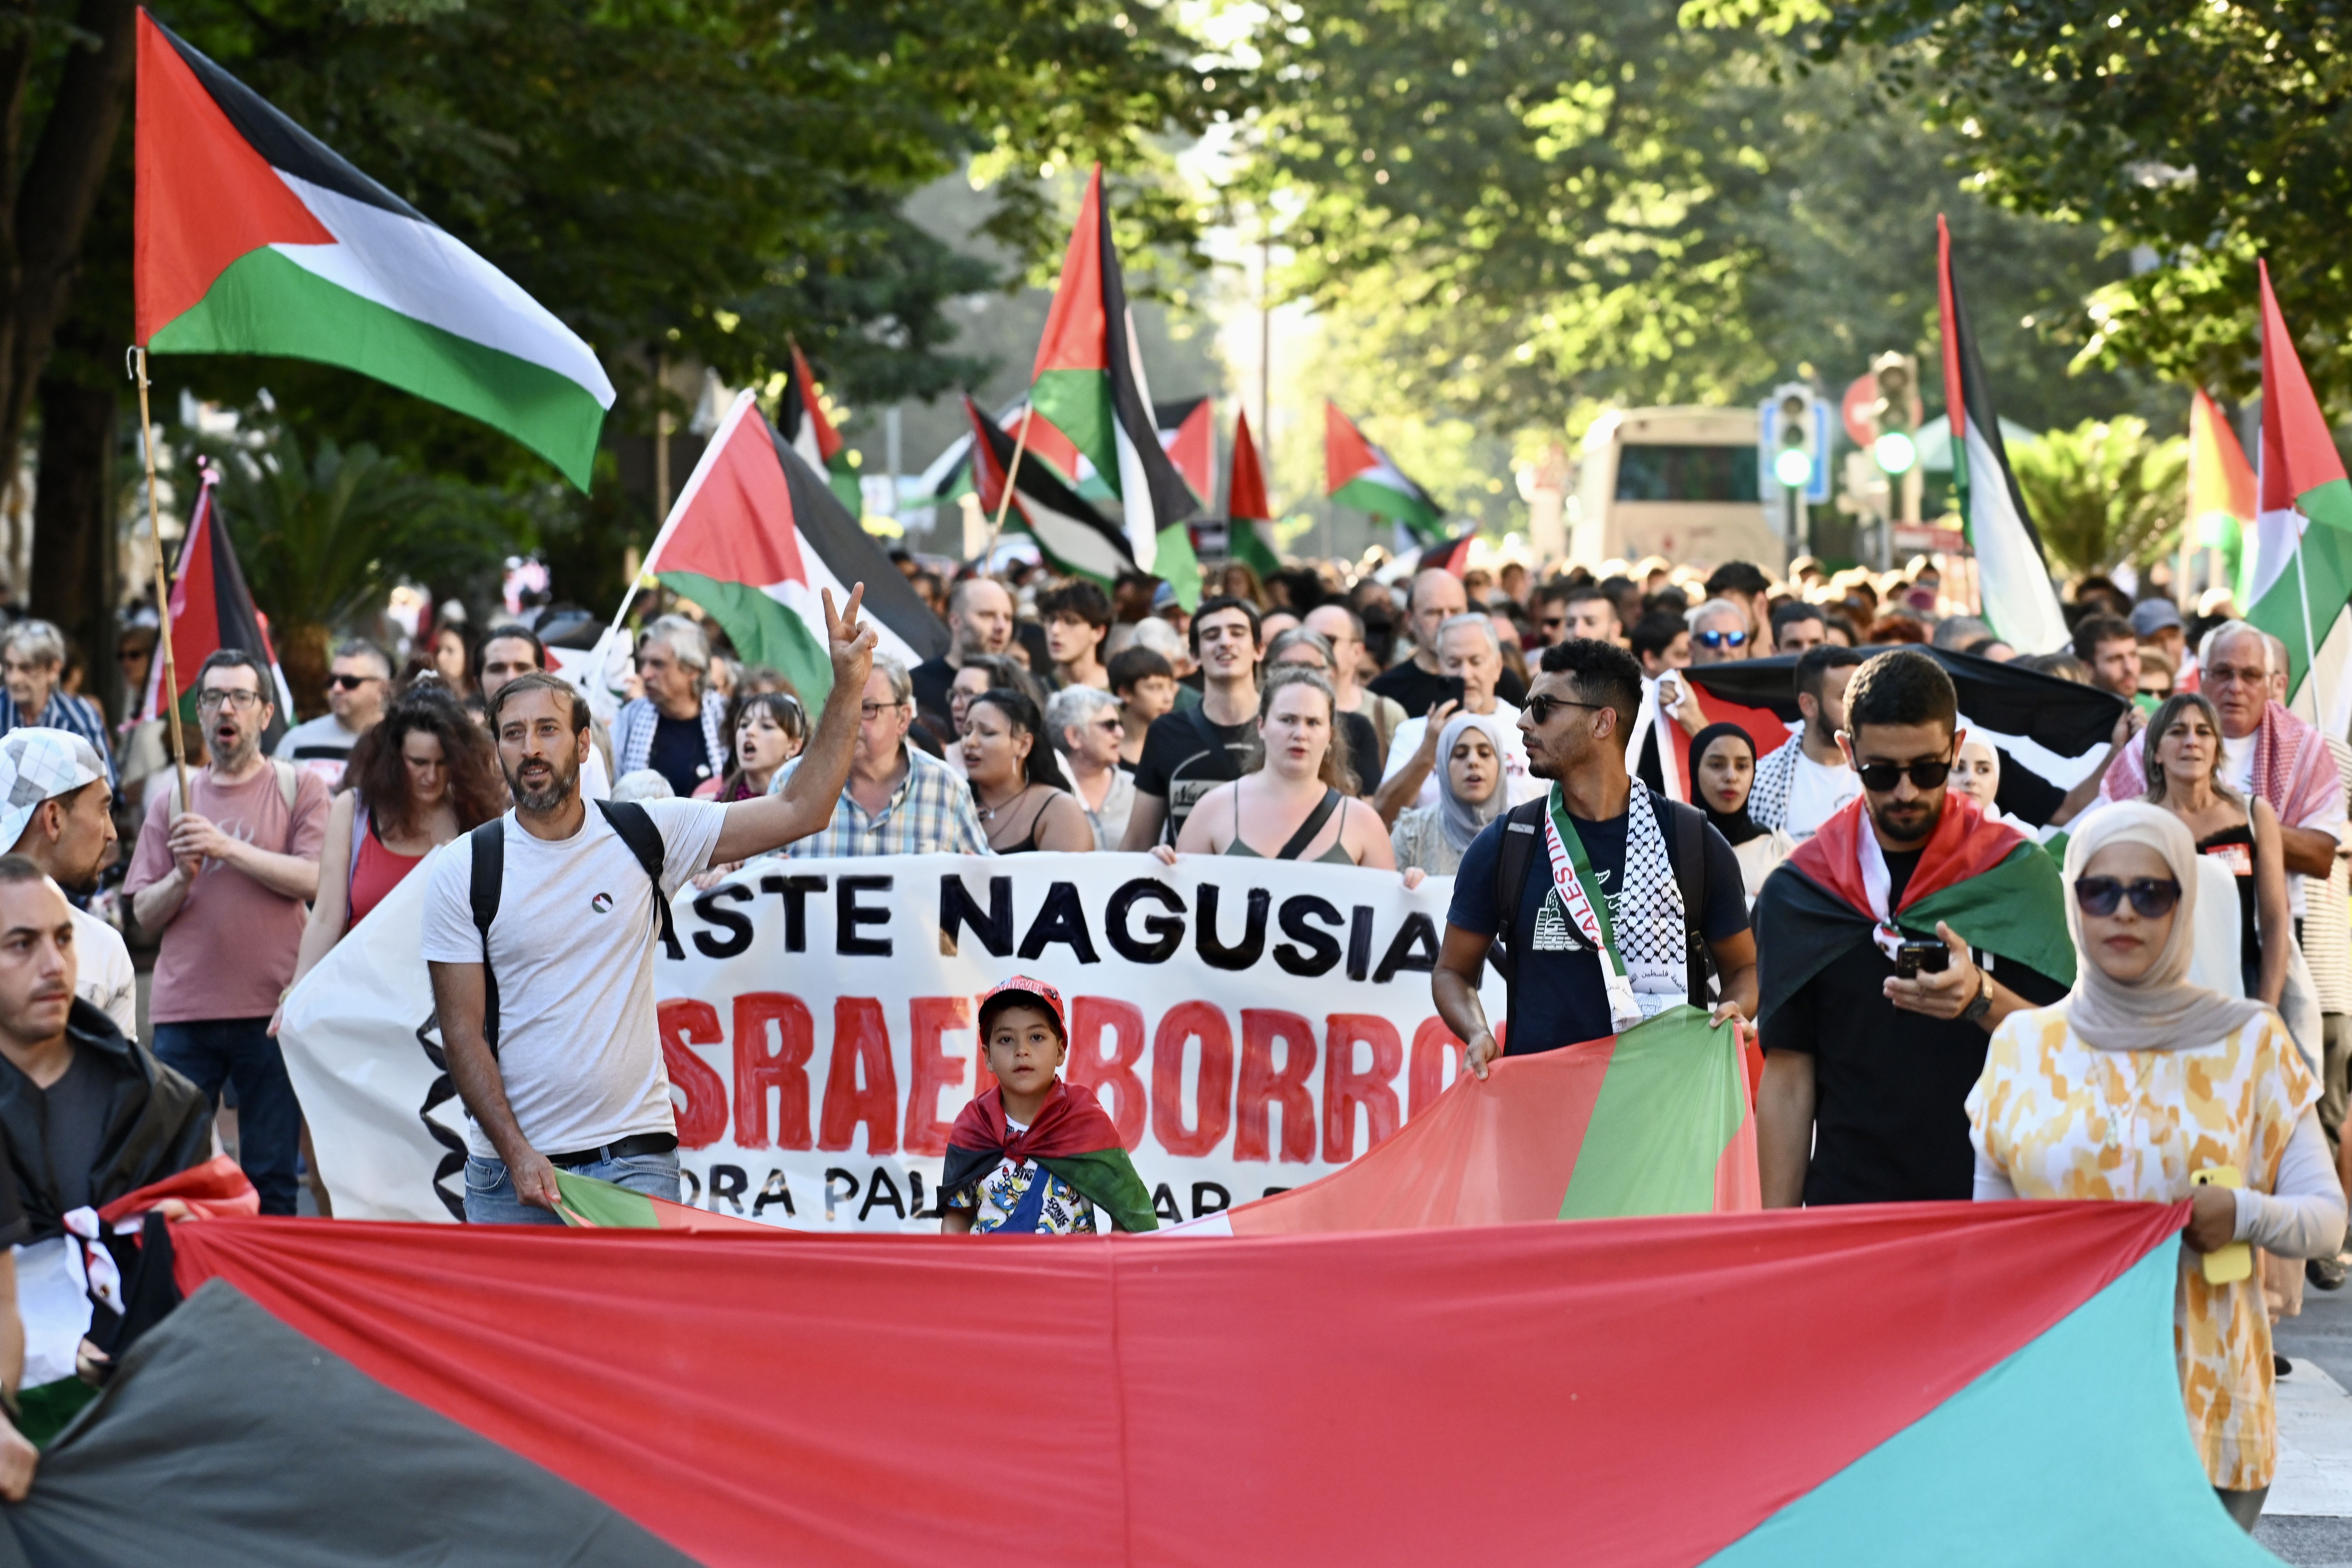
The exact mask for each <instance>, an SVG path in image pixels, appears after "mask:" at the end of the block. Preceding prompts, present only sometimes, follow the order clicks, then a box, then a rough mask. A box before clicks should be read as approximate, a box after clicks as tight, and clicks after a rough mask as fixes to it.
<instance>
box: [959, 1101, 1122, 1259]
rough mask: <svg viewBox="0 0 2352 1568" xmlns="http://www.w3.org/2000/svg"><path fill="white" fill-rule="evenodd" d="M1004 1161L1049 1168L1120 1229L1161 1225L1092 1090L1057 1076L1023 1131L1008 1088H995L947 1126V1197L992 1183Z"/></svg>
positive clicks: (1064, 1183)
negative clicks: (1080, 1090) (1008, 1121)
mask: <svg viewBox="0 0 2352 1568" xmlns="http://www.w3.org/2000/svg"><path fill="white" fill-rule="evenodd" d="M1004 1160H1011V1161H1013V1162H1014V1163H1019V1164H1025V1163H1029V1162H1031V1161H1034V1162H1036V1163H1038V1164H1040V1165H1043V1166H1044V1167H1045V1169H1046V1170H1047V1171H1049V1172H1051V1173H1053V1174H1055V1176H1058V1177H1060V1178H1061V1181H1062V1184H1063V1185H1064V1186H1066V1187H1068V1188H1069V1189H1070V1190H1071V1191H1072V1192H1075V1193H1076V1194H1078V1195H1079V1196H1080V1197H1083V1198H1085V1199H1086V1200H1087V1202H1089V1203H1091V1204H1093V1205H1095V1207H1096V1208H1097V1209H1099V1210H1101V1211H1102V1214H1103V1215H1104V1217H1105V1218H1107V1219H1108V1220H1109V1221H1110V1222H1111V1223H1112V1224H1114V1225H1116V1226H1118V1228H1119V1229H1121V1230H1124V1231H1130V1232H1132V1231H1143V1230H1157V1229H1158V1228H1159V1227H1160V1218H1159V1216H1158V1215H1155V1214H1154V1213H1152V1210H1151V1194H1150V1192H1149V1191H1148V1190H1146V1189H1145V1187H1144V1185H1143V1181H1142V1178H1141V1177H1139V1176H1138V1175H1137V1174H1136V1173H1135V1163H1134V1162H1133V1161H1131V1160H1129V1158H1128V1157H1127V1151H1126V1150H1125V1149H1124V1148H1122V1147H1120V1146H1119V1142H1118V1128H1116V1127H1114V1126H1113V1125H1112V1124H1111V1120H1110V1118H1109V1117H1108V1116H1107V1115H1105V1114H1104V1112H1103V1108H1102V1107H1101V1106H1100V1105H1099V1104H1097V1102H1096V1100H1095V1098H1094V1096H1092V1095H1091V1094H1084V1095H1080V1094H1072V1093H1071V1092H1070V1091H1069V1089H1066V1088H1065V1087H1064V1086H1063V1085H1062V1084H1061V1083H1060V1082H1059V1081H1056V1082H1055V1085H1054V1088H1053V1090H1052V1092H1051V1093H1050V1094H1049V1095H1048V1097H1047V1099H1046V1100H1045V1106H1044V1108H1043V1109H1042V1110H1039V1111H1038V1112H1037V1117H1036V1120H1035V1121H1032V1122H1030V1123H1029V1127H1028V1130H1027V1131H1023V1132H1017V1133H1016V1132H1014V1131H1012V1130H1011V1129H1010V1128H1008V1127H1007V1126H1006V1125H1005V1121H1004V1090H1003V1089H1002V1088H999V1087H997V1086H996V1085H993V1084H992V1085H990V1086H989V1088H988V1089H986V1090H985V1091H983V1092H982V1094H981V1095H980V1096H979V1097H978V1098H976V1099H974V1100H971V1102H970V1103H969V1104H967V1105H966V1106H965V1107H964V1108H963V1110H961V1111H960V1112H959V1113H958V1114H957V1116H956V1119H955V1125H954V1126H953V1127H950V1129H948V1158H947V1163H946V1164H945V1165H944V1166H943V1167H941V1169H940V1196H941V1200H942V1202H944V1201H945V1197H946V1194H950V1193H955V1192H961V1191H962V1190H963V1189H964V1188H966V1187H969V1186H973V1185H975V1184H979V1183H981V1182H982V1181H985V1180H986V1179H987V1178H988V1175H989V1173H991V1172H992V1171H993V1170H995V1169H996V1167H997V1164H998V1163H999V1162H1001V1161H1004Z"/></svg>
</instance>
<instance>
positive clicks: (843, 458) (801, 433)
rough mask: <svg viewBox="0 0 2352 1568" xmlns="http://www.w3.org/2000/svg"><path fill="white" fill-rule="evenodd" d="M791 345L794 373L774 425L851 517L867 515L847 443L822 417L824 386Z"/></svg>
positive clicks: (862, 493) (786, 383) (798, 347)
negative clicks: (818, 474) (847, 510)
mask: <svg viewBox="0 0 2352 1568" xmlns="http://www.w3.org/2000/svg"><path fill="white" fill-rule="evenodd" d="M792 348H793V374H791V376H790V377H788V378H787V379H786V380H785V382H784V396H783V405H782V407H780V408H778V409H777V410H776V428H777V429H779V430H781V431H782V432H783V437H784V439H785V440H786V441H787V442H789V443H791V445H792V448H793V451H795V452H798V453H799V454H800V455H801V461H803V462H804V463H806V464H807V465H808V466H809V467H810V468H814V469H815V470H816V471H817V472H818V473H820V474H823V475H824V479H825V483H826V484H827V485H829V486H831V487H832V489H833V493H834V494H835V495H837V496H839V497H840V498H841V504H842V505H844V506H845V507H847V508H848V509H849V515H850V516H852V517H864V516H865V515H866V492H865V490H864V489H862V488H860V487H859V485H858V483H857V469H856V467H855V466H854V465H853V464H852V463H851V462H850V460H849V443H848V442H846V441H844V440H843V439H842V438H841V432H840V431H838V430H836V429H835V428H834V427H833V421H832V420H831V419H828V418H826V417H825V413H824V388H823V387H821V386H819V385H818V384H816V377H815V376H814V375H812V374H809V364H808V357H807V356H806V355H805V354H803V353H801V345H800V344H799V343H797V342H795V343H793V345H792Z"/></svg>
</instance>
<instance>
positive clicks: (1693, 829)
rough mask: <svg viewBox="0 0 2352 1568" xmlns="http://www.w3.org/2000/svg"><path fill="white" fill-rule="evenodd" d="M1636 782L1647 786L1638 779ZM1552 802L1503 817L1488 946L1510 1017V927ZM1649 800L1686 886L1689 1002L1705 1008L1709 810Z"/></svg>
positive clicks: (1514, 1004) (1515, 981)
mask: <svg viewBox="0 0 2352 1568" xmlns="http://www.w3.org/2000/svg"><path fill="white" fill-rule="evenodd" d="M1633 787H1634V788H1635V789H1643V788H1646V787H1647V786H1646V785H1644V784H1642V783H1641V782H1640V781H1639V780H1636V781H1634V784H1633ZM1549 805H1550V802H1549V797H1548V796H1539V797H1538V798H1537V799H1534V800H1531V801H1528V803H1527V804H1525V805H1515V806H1513V807H1512V808H1511V809H1510V811H1509V812H1508V813H1507V814H1506V815H1505V816H1504V817H1503V847H1502V853H1501V854H1500V855H1498V856H1497V857H1496V861H1495V893H1496V899H1497V900H1499V901H1498V902H1497V903H1496V906H1495V907H1496V930H1495V939H1494V941H1493V942H1492V943H1490V944H1489V945H1488V947H1487V950H1486V959H1487V962H1488V963H1492V964H1493V965H1494V966H1495V973H1497V974H1500V975H1501V976H1502V977H1503V983H1504V984H1505V985H1506V986H1507V987H1508V988H1509V991H1508V997H1507V1000H1506V1002H1505V1003H1504V1005H1505V1007H1506V1008H1507V1009H1508V1011H1507V1013H1506V1014H1505V1016H1506V1017H1516V1016H1517V1014H1518V1010H1519V963H1518V955H1517V953H1515V952H1512V951H1511V942H1510V938H1511V928H1512V927H1513V926H1515V925H1517V923H1518V920H1519V900H1521V899H1522V898H1524V897H1526V896H1527V888H1528V871H1529V870H1530V868H1533V867H1534V865H1535V863H1536V858H1537V856H1538V854H1539V853H1540V852H1541V846H1542V844H1543V830H1544V814H1545V812H1546V811H1547V810H1549ZM1650 805H1651V809H1653V810H1654V811H1656V812H1658V813H1659V814H1660V816H1661V818H1662V820H1663V823H1664V827H1665V831H1666V832H1667V833H1668V834H1669V835H1671V839H1670V847H1671V848H1672V850H1673V855H1672V856H1671V858H1672V860H1673V862H1674V868H1675V884H1676V885H1677V886H1678V887H1680V888H1681V889H1682V893H1683V973H1685V974H1686V975H1688V976H1689V977H1690V997H1689V1000H1690V1005H1692V1006H1694V1007H1705V1006H1706V981H1707V976H1708V975H1709V974H1710V973H1713V971H1714V964H1715V960H1714V957H1713V955H1712V954H1710V953H1709V952H1707V950H1706V938H1705V937H1704V936H1703V935H1702V934H1701V933H1700V931H1699V926H1698V922H1699V917H1700V911H1701V910H1705V909H1706V813H1705V812H1703V811H1701V810H1699V809H1698V807H1696V806H1695V805H1684V804H1683V803H1682V802H1680V801H1678V800H1668V799H1666V798H1665V797H1664V795H1659V794H1658V793H1657V792H1656V791H1654V790H1653V791H1652V792H1651V795H1650Z"/></svg>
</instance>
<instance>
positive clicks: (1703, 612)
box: [1688, 599, 1756, 666]
mask: <svg viewBox="0 0 2352 1568" xmlns="http://www.w3.org/2000/svg"><path fill="white" fill-rule="evenodd" d="M1688 618H1689V621H1690V633H1691V663H1692V664H1693V665H1694V666H1699V665H1709V664H1727V663H1729V662H1730V661H1731V660H1733V659H1735V658H1755V657H1756V633H1755V631H1754V630H1753V629H1752V628H1751V627H1749V626H1748V611H1747V608H1746V607H1745V606H1744V605H1738V604H1735V603H1733V602H1732V601H1731V600H1729V599H1709V600H1707V601H1706V603H1705V604H1703V605H1698V606H1697V607H1696V609H1694V610H1692V611H1691V612H1690V616H1689V617H1688Z"/></svg>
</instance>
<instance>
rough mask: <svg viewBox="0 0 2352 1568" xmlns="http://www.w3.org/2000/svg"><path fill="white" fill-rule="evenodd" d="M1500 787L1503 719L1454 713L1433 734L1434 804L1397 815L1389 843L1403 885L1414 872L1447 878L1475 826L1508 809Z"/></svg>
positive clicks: (1411, 882) (1507, 799)
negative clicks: (1435, 802) (1436, 734)
mask: <svg viewBox="0 0 2352 1568" xmlns="http://www.w3.org/2000/svg"><path fill="white" fill-rule="evenodd" d="M1510 804H1511V803H1510V793H1509V791H1507V789H1505V788H1504V787H1503V721H1502V720H1501V718H1500V717H1499V716H1498V715H1496V714H1492V713H1456V714H1455V715H1454V717H1453V718H1452V719H1451V720H1449V721H1447V722H1446V725H1445V728H1444V730H1442V731H1439V732H1438V736H1437V804H1436V805H1424V806H1416V807H1414V808H1413V809H1412V810H1411V811H1408V812H1406V813H1404V815H1402V816H1399V817H1398V818H1397V825H1396V826H1395V827H1394V828H1392V829H1391V831H1390V834H1389V841H1390V843H1391V845H1392V846H1394V847H1395V849H1396V863H1397V869H1398V870H1400V871H1402V872H1404V873H1405V883H1406V885H1407V886H1408V887H1414V886H1418V885H1419V884H1420V881H1421V878H1420V877H1417V876H1415V875H1413V873H1414V872H1416V871H1419V872H1421V873H1422V874H1423V875H1425V876H1431V877H1451V876H1452V875H1454V871H1455V869H1456V868H1459V867H1460V866H1461V864H1462V852H1463V851H1464V850H1465V849H1467V848H1469V847H1470V841H1471V840H1472V839H1473V838H1475V837H1478V834H1479V832H1480V830H1482V829H1483V828H1485V827H1486V825H1487V824H1488V823H1490V822H1492V821H1494V820H1495V818H1496V817H1498V816H1502V815H1503V813H1504V812H1505V811H1507V810H1508V809H1509V807H1510Z"/></svg>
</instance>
